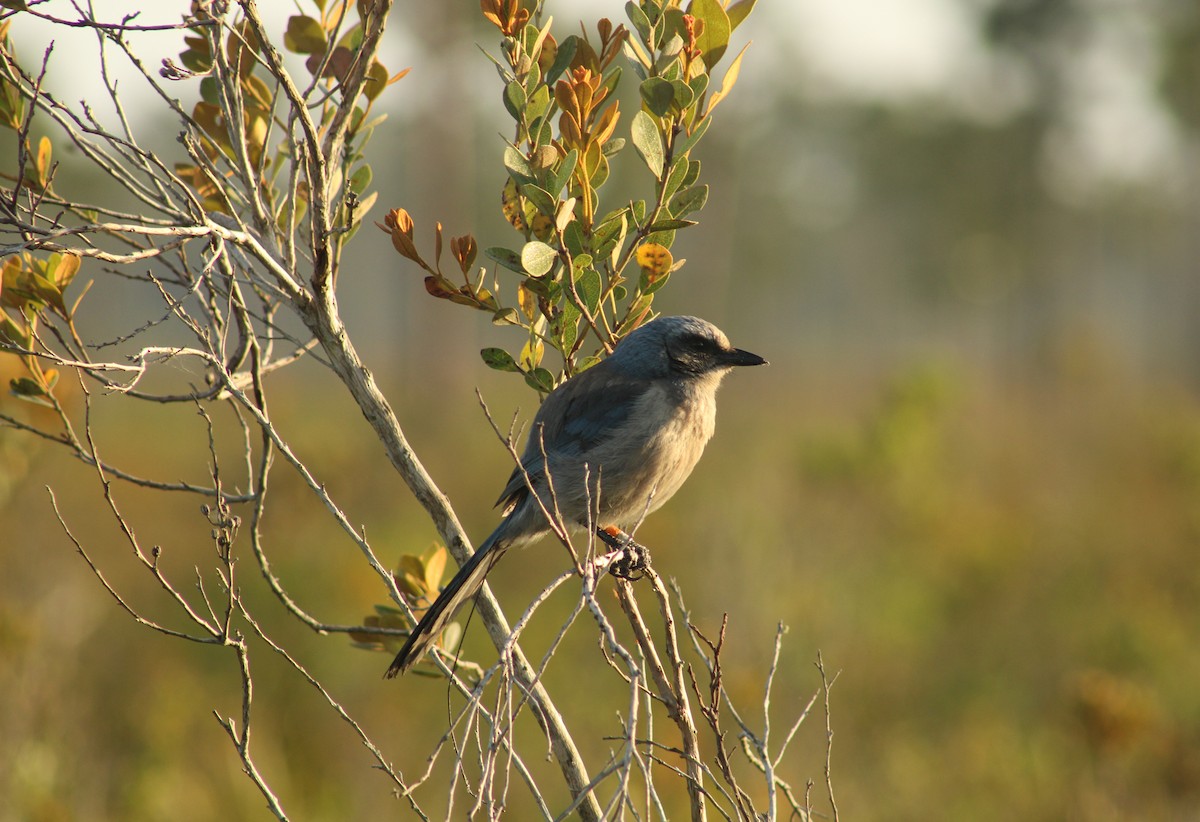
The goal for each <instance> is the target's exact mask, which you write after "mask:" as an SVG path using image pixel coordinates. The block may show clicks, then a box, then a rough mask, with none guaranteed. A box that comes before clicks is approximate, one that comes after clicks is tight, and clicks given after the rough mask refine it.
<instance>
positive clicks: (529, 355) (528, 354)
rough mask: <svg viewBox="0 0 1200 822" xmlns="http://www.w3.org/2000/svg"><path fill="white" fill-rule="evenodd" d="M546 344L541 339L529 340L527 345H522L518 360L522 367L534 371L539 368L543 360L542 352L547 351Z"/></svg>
mask: <svg viewBox="0 0 1200 822" xmlns="http://www.w3.org/2000/svg"><path fill="white" fill-rule="evenodd" d="M545 350H546V346H545V345H543V344H542V341H541V340H528V341H526V343H525V345H523V346H521V356H520V357H519V358H518V361H519V362H520V363H521V367H522V368H524V369H525V370H526V371H532V370H533V369H535V368H537V367H538V365H539V364H540V363H541V361H542V354H544V353H545Z"/></svg>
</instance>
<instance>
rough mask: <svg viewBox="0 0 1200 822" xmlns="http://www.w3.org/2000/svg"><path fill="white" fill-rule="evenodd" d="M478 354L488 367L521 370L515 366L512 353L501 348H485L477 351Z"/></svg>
mask: <svg viewBox="0 0 1200 822" xmlns="http://www.w3.org/2000/svg"><path fill="white" fill-rule="evenodd" d="M479 356H480V357H482V358H483V362H484V364H485V365H487V367H488V368H494V369H496V370H497V371H513V372H519V371H520V370H521V369H520V368H519V367H518V366H517V361H516V360H514V359H513V356H512V354H509V353H508V352H507V351H505V350H504V349H503V348H485V349H483V350H482V351H480V352H479Z"/></svg>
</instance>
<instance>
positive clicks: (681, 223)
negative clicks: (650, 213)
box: [650, 219, 696, 231]
mask: <svg viewBox="0 0 1200 822" xmlns="http://www.w3.org/2000/svg"><path fill="white" fill-rule="evenodd" d="M695 224H696V221H695V220H675V219H671V220H658V221H656V222H655V223H654V225H652V226H650V230H651V231H676V230H678V229H680V228H687V227H688V226H693V225H695Z"/></svg>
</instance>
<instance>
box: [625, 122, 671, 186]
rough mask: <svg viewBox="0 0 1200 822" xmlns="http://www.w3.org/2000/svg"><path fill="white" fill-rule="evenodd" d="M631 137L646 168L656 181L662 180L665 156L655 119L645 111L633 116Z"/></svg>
mask: <svg viewBox="0 0 1200 822" xmlns="http://www.w3.org/2000/svg"><path fill="white" fill-rule="evenodd" d="M631 136H632V138H633V146H634V148H636V149H637V151H638V154H640V155H642V160H644V161H645V163H646V167H647V168H649V169H650V173H652V174H653V175H654V177H655V179H659V178H661V177H662V173H663V161H664V159H665V158H664V156H663V144H662V138H661V137H660V136H659V134H658V127H657V126H656V125H655V123H654V118H653V117H651V116H650V115H649V114H647V113H646V112H644V111H639V112H638V113H637V114H635V115H633V125H632V126H631Z"/></svg>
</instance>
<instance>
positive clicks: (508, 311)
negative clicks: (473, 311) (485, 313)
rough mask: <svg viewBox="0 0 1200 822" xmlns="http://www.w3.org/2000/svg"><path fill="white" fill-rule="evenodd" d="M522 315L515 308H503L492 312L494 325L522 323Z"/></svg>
mask: <svg viewBox="0 0 1200 822" xmlns="http://www.w3.org/2000/svg"><path fill="white" fill-rule="evenodd" d="M520 324H521V316H520V315H519V314H518V313H517V309H515V308H501V309H500V310H499V311H497V312H496V313H494V314H492V325H520Z"/></svg>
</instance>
